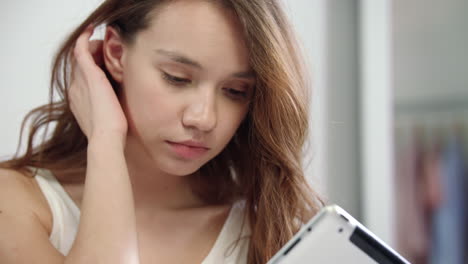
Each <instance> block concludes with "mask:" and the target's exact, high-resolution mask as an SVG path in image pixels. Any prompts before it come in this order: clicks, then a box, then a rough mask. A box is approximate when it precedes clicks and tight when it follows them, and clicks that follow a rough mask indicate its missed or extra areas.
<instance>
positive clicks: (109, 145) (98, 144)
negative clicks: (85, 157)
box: [88, 132, 126, 153]
mask: <svg viewBox="0 0 468 264" xmlns="http://www.w3.org/2000/svg"><path fill="white" fill-rule="evenodd" d="M125 141H126V135H123V134H122V133H118V132H106V133H104V132H96V133H93V135H92V136H90V138H89V139H88V150H92V151H97V152H100V153H102V151H103V150H104V151H105V150H106V149H109V150H111V151H119V150H121V151H122V153H123V150H124V148H125Z"/></svg>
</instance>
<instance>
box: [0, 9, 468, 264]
mask: <svg viewBox="0 0 468 264" xmlns="http://www.w3.org/2000/svg"><path fill="white" fill-rule="evenodd" d="M100 2H101V0H81V1H72V0H43V1H40V2H38V1H27V0H22V1H1V2H0V30H1V32H2V42H1V43H0V58H2V62H1V63H0V104H1V106H2V107H1V109H2V111H0V120H2V125H1V126H2V127H1V130H0V146H1V147H0V156H2V157H5V156H9V155H11V154H13V153H14V151H15V150H16V146H17V144H18V135H19V128H20V123H21V120H22V118H23V116H24V115H25V114H26V113H27V112H28V111H29V110H30V109H31V108H32V107H35V106H39V105H41V104H43V103H45V102H46V101H47V96H48V82H49V73H50V64H51V61H52V56H53V53H54V51H55V50H56V49H57V47H58V44H59V43H60V41H61V40H62V39H63V38H64V37H65V36H66V34H67V32H69V31H70V30H71V29H72V28H73V27H74V26H75V25H77V24H78V23H79V22H80V21H82V19H83V18H84V17H85V16H86V15H87V14H88V13H89V12H90V11H91V10H92V9H93V8H95V7H96V6H97V5H98V4H99V3H100ZM283 2H284V4H285V7H286V10H287V13H288V14H289V16H290V17H291V21H292V23H293V25H294V28H295V30H296V31H297V33H298V36H299V39H300V41H301V43H302V45H303V49H304V56H305V59H306V60H307V62H308V64H309V67H310V70H311V72H310V73H311V77H312V87H313V93H312V98H311V99H312V108H311V120H310V121H311V136H310V142H309V143H310V144H309V147H308V148H307V150H306V151H305V157H306V161H308V162H306V163H305V164H304V167H305V170H306V173H307V176H308V178H309V180H310V182H311V184H312V186H313V187H315V188H317V189H318V190H319V192H321V193H323V195H324V196H325V197H326V198H327V199H326V200H327V201H328V203H337V204H339V205H341V206H342V207H344V208H345V209H346V210H347V211H349V212H350V213H351V214H352V215H353V216H355V217H356V218H357V219H358V220H360V221H362V222H363V223H364V224H365V225H366V226H368V227H369V228H370V229H371V230H372V231H374V232H375V233H376V234H377V235H378V236H379V237H381V238H382V239H383V240H384V241H386V242H388V243H389V244H390V245H391V246H394V247H396V248H397V249H398V250H399V251H401V252H402V253H403V254H404V255H405V256H407V257H408V258H409V259H410V260H411V261H413V262H414V263H468V261H465V262H457V261H460V260H461V258H458V259H454V260H452V259H450V260H447V261H445V262H437V258H438V257H439V256H444V252H445V254H447V252H448V251H447V250H446V249H444V248H440V247H439V248H438V250H437V251H435V252H438V253H437V254H435V256H432V255H431V254H429V253H428V252H434V250H432V249H434V248H437V247H436V246H437V243H436V242H437V241H449V242H450V241H452V243H453V241H458V240H456V239H460V241H461V242H460V243H457V245H465V244H463V243H464V241H465V240H463V237H461V238H460V237H459V236H456V237H454V236H455V235H453V234H452V235H448V238H447V236H442V237H441V236H440V235H436V234H437V232H439V231H440V230H439V229H437V226H438V225H440V223H441V221H442V220H441V219H446V218H447V219H449V220H445V221H451V220H453V219H455V220H454V221H455V222H454V223H462V224H465V223H466V222H463V221H465V220H464V219H466V218H463V217H464V216H463V215H462V216H455V217H453V216H450V213H447V210H445V209H443V208H447V203H444V201H445V202H447V201H449V200H450V201H452V200H453V199H452V200H451V199H448V198H447V197H445V196H444V195H443V193H447V192H448V191H447V190H445V189H444V188H448V187H446V186H451V185H450V183H451V182H453V181H452V180H448V179H451V178H454V177H453V176H443V175H446V174H444V173H442V171H449V170H450V169H447V167H448V165H447V164H449V163H447V162H445V163H444V162H442V161H446V160H447V159H448V158H447V157H448V155H447V156H444V155H442V154H444V153H447V152H449V151H448V150H450V149H448V148H449V146H452V145H450V144H448V143H447V142H455V143H453V144H454V145H456V146H462V147H463V148H465V147H466V135H467V132H466V127H468V124H467V119H466V117H467V116H468V115H467V110H468V70H467V69H468V67H467V66H468V52H467V51H466V47H468V34H467V33H466V32H467V31H466V28H468V19H467V18H468V1H466V0H445V1H438V0H413V1H404V0H360V1H359V0H283ZM39 17H40V19H39ZM453 135H463V136H461V137H460V138H462V139H458V136H457V137H455V136H453ZM454 138H455V139H454ZM463 138H464V139H463ZM419 139H420V140H419ZM463 142H465V143H463ZM415 146H416V147H415ZM447 149H448V150H447ZM415 153H416V154H415ZM418 153H423V154H418ZM451 153H453V152H451ZM458 157H459V160H462V161H463V162H459V163H462V164H463V163H466V158H465V157H464V156H461V155H459V156H458ZM421 160H422V161H421ZM432 160H436V161H438V162H435V163H434V162H432V163H431V162H430V161H432ZM449 160H450V159H449ZM452 161H453V159H452ZM452 163H453V162H452ZM452 163H450V164H452ZM434 167H435V168H439V169H435V170H434V169H432V170H429V169H427V168H434ZM417 168H419V170H417ZM421 168H426V169H424V171H422V170H421ZM443 168H445V169H443ZM427 171H432V172H433V173H428V172H427ZM434 171H436V172H437V173H434ZM452 171H453V170H452ZM461 174H463V173H461ZM421 175H423V176H421ZM428 175H429V176H428ZM431 175H432V176H431ZM434 175H435V176H434ZM457 175H458V174H457ZM463 175H465V176H461V178H462V179H466V173H465V174H463ZM457 177H458V176H457ZM408 179H410V180H411V181H410V182H408V181H407V180H408ZM447 182H448V184H447ZM421 186H432V187H433V188H429V191H428V189H425V188H422V187H421ZM434 186H435V187H434ZM459 186H464V185H462V184H460V185H459ZM443 190H445V191H443ZM457 190H458V189H457ZM458 191H460V190H458ZM427 197H429V198H427ZM431 197H432V198H431ZM434 197H435V198H434ZM441 197H442V198H441ZM443 197H445V198H443ZM421 200H423V201H426V204H421V203H420V202H421ZM455 200H456V201H459V199H458V200H457V199H455ZM431 202H432V203H431ZM453 203H454V202H450V203H449V204H453ZM427 204H429V205H431V206H429V207H428V206H427ZM455 204H457V203H455ZM458 205H459V204H458ZM428 208H429V209H428ZM457 221H458V222H457ZM460 221H462V222H460ZM411 223H413V224H416V227H415V228H419V229H418V230H420V233H418V234H419V236H418V237H416V238H415V239H413V240H411V239H408V237H409V236H411V237H413V238H414V237H415V236H412V235H408V233H405V231H406V232H407V231H408V230H411V231H414V230H417V229H414V228H413V229H411V228H410V227H414V226H411ZM404 227H406V228H410V229H408V230H407V229H405V228H404ZM438 230H439V231H438ZM456 230H458V231H459V230H460V229H456ZM456 230H455V231H456ZM452 231H453V230H452ZM463 232H464V231H463ZM440 237H441V238H440ZM465 237H466V236H465ZM402 241H403V242H402ZM404 241H411V242H410V243H406V244H405V243H404ZM434 241H436V242H434ZM457 249H458V250H461V248H460V247H457ZM465 251H467V250H465ZM452 253H453V252H452ZM452 253H451V255H453V254H455V253H453V254H452Z"/></svg>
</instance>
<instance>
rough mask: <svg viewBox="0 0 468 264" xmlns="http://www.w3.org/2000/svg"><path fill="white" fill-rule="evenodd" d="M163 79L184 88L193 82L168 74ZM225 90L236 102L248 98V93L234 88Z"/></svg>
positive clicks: (163, 75) (163, 74)
mask: <svg viewBox="0 0 468 264" xmlns="http://www.w3.org/2000/svg"><path fill="white" fill-rule="evenodd" d="M162 77H163V79H164V80H166V81H167V82H168V83H169V84H171V85H174V86H177V87H182V86H186V85H189V84H190V83H192V81H191V80H189V79H186V78H179V77H176V76H173V75H170V74H168V73H166V72H162ZM223 90H225V91H227V92H228V94H229V96H230V97H231V98H232V99H234V100H242V99H246V98H247V92H244V91H240V90H236V89H233V88H223Z"/></svg>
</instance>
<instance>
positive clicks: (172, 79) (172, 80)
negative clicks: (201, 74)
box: [162, 72, 192, 86]
mask: <svg viewBox="0 0 468 264" xmlns="http://www.w3.org/2000/svg"><path fill="white" fill-rule="evenodd" d="M162 74H163V79H164V80H166V81H168V82H169V83H170V84H173V85H177V86H182V85H187V84H190V83H191V82H192V81H191V80H190V79H186V78H180V77H176V76H174V75H170V74H168V73H166V72H162Z"/></svg>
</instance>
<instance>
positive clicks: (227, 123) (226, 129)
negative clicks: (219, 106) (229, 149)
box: [218, 108, 247, 143]
mask: <svg viewBox="0 0 468 264" xmlns="http://www.w3.org/2000/svg"><path fill="white" fill-rule="evenodd" d="M246 113H247V110H246V109H243V108H242V109H231V110H230V111H225V112H224V113H223V114H221V115H220V116H219V119H218V120H219V122H218V128H219V130H218V134H219V136H220V137H221V138H223V139H224V140H223V141H229V140H230V139H231V138H232V136H233V135H234V134H235V132H236V131H237V129H238V128H239V126H240V124H241V122H242V120H244V118H245V116H246ZM226 143H227V142H226Z"/></svg>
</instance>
